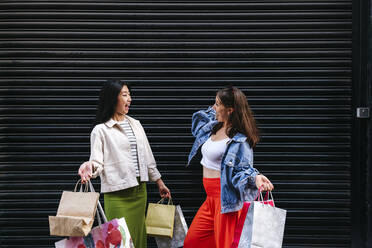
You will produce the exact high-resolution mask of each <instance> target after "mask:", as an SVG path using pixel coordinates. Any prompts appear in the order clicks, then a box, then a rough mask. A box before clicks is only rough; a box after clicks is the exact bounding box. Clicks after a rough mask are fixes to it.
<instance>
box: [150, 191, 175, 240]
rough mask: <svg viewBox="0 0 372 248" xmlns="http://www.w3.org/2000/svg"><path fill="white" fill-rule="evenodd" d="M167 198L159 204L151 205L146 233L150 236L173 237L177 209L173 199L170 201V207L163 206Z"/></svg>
mask: <svg viewBox="0 0 372 248" xmlns="http://www.w3.org/2000/svg"><path fill="white" fill-rule="evenodd" d="M164 199H165V198H162V199H161V200H160V201H159V202H158V203H156V204H155V203H149V206H148V208H147V216H146V231H147V234H148V235H150V236H155V237H157V236H160V237H169V238H172V237H173V227H174V215H175V211H176V207H175V206H174V205H173V203H172V199H169V200H168V205H164V204H162V203H163V202H164Z"/></svg>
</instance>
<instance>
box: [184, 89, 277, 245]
mask: <svg viewBox="0 0 372 248" xmlns="http://www.w3.org/2000/svg"><path fill="white" fill-rule="evenodd" d="M192 134H193V135H194V137H195V142H194V145H193V147H192V150H191V152H190V155H189V161H188V165H189V164H190V162H191V160H192V159H193V158H194V156H195V155H196V154H197V152H198V151H199V148H201V153H202V160H201V161H200V163H201V164H202V166H203V185H204V189H205V191H206V194H207V198H206V200H205V201H204V203H203V205H202V206H201V207H200V208H199V210H198V212H197V214H196V216H195V217H194V220H193V222H192V224H191V226H190V229H189V231H188V233H187V236H186V239H185V242H184V248H197V247H208V248H209V247H218V248H228V247H230V246H231V244H232V242H233V238H234V230H235V225H236V222H237V220H238V217H239V212H240V210H241V208H242V206H243V203H244V202H245V201H252V200H253V198H254V196H255V195H256V194H257V190H258V188H261V189H262V190H264V191H267V190H273V188H274V186H273V185H272V183H271V182H270V180H269V179H267V178H266V177H265V176H264V175H262V174H260V173H259V172H258V171H257V170H256V169H255V168H253V148H254V147H255V146H256V144H257V143H258V142H259V140H260V137H259V131H258V128H257V126H256V121H255V119H254V117H253V113H252V111H251V109H250V107H249V104H248V102H247V98H246V96H245V95H244V93H243V92H242V91H241V90H240V89H238V88H236V87H232V86H230V87H227V88H224V89H221V90H219V91H218V92H217V95H216V99H215V104H214V105H213V107H209V108H208V109H207V110H201V111H198V112H196V113H195V114H194V115H193V117H192Z"/></svg>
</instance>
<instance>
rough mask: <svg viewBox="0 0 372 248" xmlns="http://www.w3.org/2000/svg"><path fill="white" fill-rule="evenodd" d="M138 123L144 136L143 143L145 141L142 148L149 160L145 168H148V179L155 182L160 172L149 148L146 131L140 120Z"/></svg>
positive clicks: (159, 176)
mask: <svg viewBox="0 0 372 248" xmlns="http://www.w3.org/2000/svg"><path fill="white" fill-rule="evenodd" d="M139 125H140V127H141V130H142V133H143V136H144V143H145V144H144V145H145V147H144V150H145V152H146V154H147V155H148V156H146V157H148V158H149V161H147V169H148V173H149V179H150V181H152V182H155V181H156V180H158V179H159V178H161V175H160V172H159V171H158V169H157V167H156V162H155V158H154V154H153V153H152V149H151V146H150V143H149V140H148V139H147V135H146V132H145V130H144V129H143V127H142V125H141V123H140V122H139Z"/></svg>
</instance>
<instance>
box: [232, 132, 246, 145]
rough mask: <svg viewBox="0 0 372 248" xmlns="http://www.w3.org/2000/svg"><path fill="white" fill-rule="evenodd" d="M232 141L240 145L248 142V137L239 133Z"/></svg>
mask: <svg viewBox="0 0 372 248" xmlns="http://www.w3.org/2000/svg"><path fill="white" fill-rule="evenodd" d="M232 140H233V141H235V142H238V143H244V142H245V141H246V140H247V137H246V136H245V135H244V134H241V133H237V134H235V136H234V137H233V138H232Z"/></svg>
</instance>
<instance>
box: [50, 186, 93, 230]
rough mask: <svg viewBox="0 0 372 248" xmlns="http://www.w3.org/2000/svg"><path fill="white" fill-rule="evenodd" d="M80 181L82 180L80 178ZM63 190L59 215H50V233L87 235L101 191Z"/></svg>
mask: <svg viewBox="0 0 372 248" xmlns="http://www.w3.org/2000/svg"><path fill="white" fill-rule="evenodd" d="M79 181H80V180H79ZM79 181H78V182H77V184H76V186H75V190H74V191H73V192H70V191H63V193H62V197H61V200H60V202H59V206H58V210H57V216H49V229H50V235H55V236H74V237H77V236H80V237H81V236H86V235H88V233H89V232H90V230H91V228H92V225H93V222H94V216H95V213H96V209H97V203H98V199H99V193H96V192H87V190H88V187H86V190H85V192H82V190H80V192H77V191H76V188H77V185H78V184H79Z"/></svg>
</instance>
